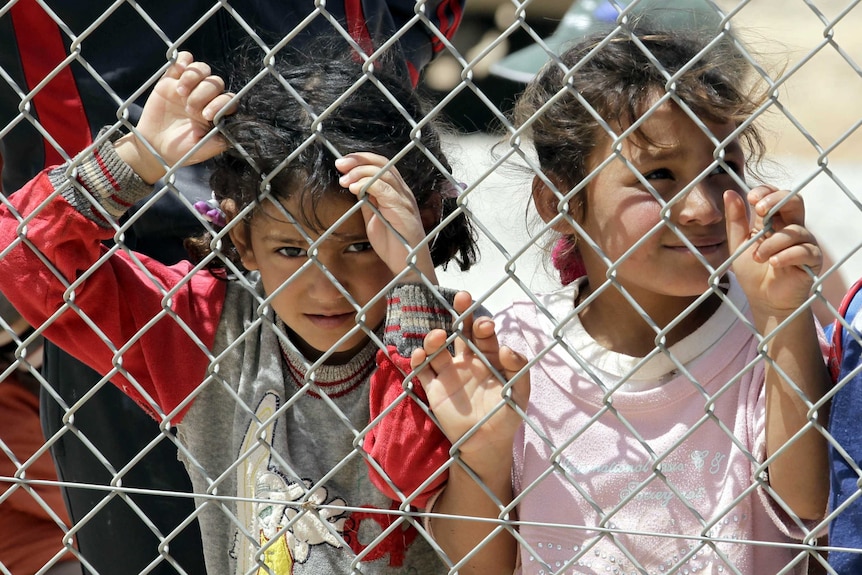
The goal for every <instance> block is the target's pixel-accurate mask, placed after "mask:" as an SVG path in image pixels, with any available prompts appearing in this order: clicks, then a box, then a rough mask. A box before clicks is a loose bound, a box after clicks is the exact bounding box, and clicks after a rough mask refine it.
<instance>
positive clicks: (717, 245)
mask: <svg viewBox="0 0 862 575" xmlns="http://www.w3.org/2000/svg"><path fill="white" fill-rule="evenodd" d="M688 241H690V242H691V244H692V245H693V246H694V247H695V249H697V251H699V252H700V253H702V254H706V253H713V252H715V251H717V250H720V249H723V248H724V246H725V245H726V243H727V240H726V239H725V238H724V237H704V238H688ZM667 247H668V248H670V249H672V250H675V251H683V252H689V253H691V249H690V248H689V247H688V246H687V245H684V244H678V245H668V246H667Z"/></svg>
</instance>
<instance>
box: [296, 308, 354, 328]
mask: <svg viewBox="0 0 862 575" xmlns="http://www.w3.org/2000/svg"><path fill="white" fill-rule="evenodd" d="M305 317H306V318H308V321H310V322H311V323H312V324H314V325H315V326H316V327H318V328H321V329H334V328H338V327H341V326H343V325H344V324H345V323H348V322H349V323H353V322H354V321H355V319H356V312H354V311H350V312H347V313H332V314H313V313H307V314H305Z"/></svg>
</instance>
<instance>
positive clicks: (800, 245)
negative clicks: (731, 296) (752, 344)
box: [724, 186, 823, 317]
mask: <svg viewBox="0 0 862 575" xmlns="http://www.w3.org/2000/svg"><path fill="white" fill-rule="evenodd" d="M747 200H748V203H749V204H750V205H751V206H752V207H753V210H754V217H753V218H752V222H751V223H749V218H748V214H747V210H746V206H745V203H744V200H743V199H742V197H741V196H740V195H739V194H738V193H736V192H731V191H728V192H725V193H724V205H725V216H726V223H727V239H728V244H729V247H730V251H731V253H734V252H735V251H736V250H737V249H738V248H739V247H740V246H741V245H742V244H743V243H745V242H746V241H747V240H749V239H750V238H753V237H754V236H755V235H757V234H758V233H760V231H761V230H764V229H766V230H767V231H766V233H765V234H763V235H761V236H760V238H759V239H757V240H756V241H755V242H753V243H752V245H751V246H749V247H748V248H747V249H746V250H745V251H744V252H743V253H742V254H740V255H739V256H738V257H737V258H736V259H735V260H734V262H733V266H732V269H733V271H734V273H735V274H736V277H737V279H738V280H739V283H740V285H741V286H742V288H743V290H744V291H745V294H746V296H748V299H749V302H750V303H751V305H752V309H753V311H754V312H755V313H757V312H762V313H765V314H768V315H771V316H779V317H787V316H788V315H790V314H791V313H793V312H794V311H796V309H797V308H798V307H799V306H800V305H801V304H802V303H803V302H805V301H806V300H807V299H808V297H809V294H810V291H811V286H812V285H813V283H814V278H812V277H811V274H809V272H808V271H807V270H806V269H804V267H805V266H807V267H808V268H809V269H810V270H811V272H813V273H814V274H819V273H820V269H821V267H822V265H823V253H822V252H821V250H820V246H818V245H817V240H816V239H815V238H814V236H813V235H812V233H811V232H810V231H809V230H808V229H807V228H806V227H805V205H804V203H803V201H802V198H801V197H800V196H799V195H798V194H796V195H791V193H790V192H789V191H787V190H777V189H776V188H774V187H771V186H758V187H756V188H754V189H753V190H751V191H750V192H749V193H748V197H747ZM782 202H783V203H782ZM779 203H782V205H781V206H780V207H779V208H778V209H777V210H776V211H775V212H774V213H773V214H772V216H771V217H769V218H767V217H766V216H767V214H768V213H769V212H770V210H772V209H773V208H775V206H777V205H778V204H779Z"/></svg>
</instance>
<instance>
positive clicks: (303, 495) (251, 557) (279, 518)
mask: <svg viewBox="0 0 862 575" xmlns="http://www.w3.org/2000/svg"><path fill="white" fill-rule="evenodd" d="M280 405H281V399H280V397H279V396H278V395H277V394H276V393H274V392H269V393H267V394H265V395H264V397H263V399H262V400H261V402H260V403H259V405H258V406H257V409H256V410H255V416H256V420H255V421H260V422H264V423H265V425H263V426H258V425H256V424H253V425H251V426H250V427H249V429H248V430H246V433H245V437H244V439H243V443H242V448H241V451H240V453H239V459H240V462H241V463H240V465H239V466H238V467H237V470H236V473H237V494H238V495H239V497H240V498H241V500H240V501H239V502H238V503H237V516H238V518H239V520H240V522H241V524H242V525H244V526H245V529H246V530H247V533H248V534H254V536H255V539H254V540H250V539H249V536H248V535H247V534H246V533H245V532H242V531H240V532H237V534H236V542H237V544H235V554H236V555H237V571H236V572H237V574H238V575H239V574H243V575H246V574H248V573H258V574H259V575H264V574H266V575H268V574H269V573H270V572H271V573H275V574H277V575H292V574H293V573H295V572H296V568H297V566H300V565H302V564H304V563H306V562H307V561H309V559H311V558H313V557H314V556H315V553H321V552H324V551H328V550H332V549H341V550H342V551H343V552H344V553H345V554H347V556H349V557H353V556H361V557H362V561H363V562H364V563H367V562H373V561H381V562H383V561H385V562H386V565H387V566H388V567H391V568H393V569H398V568H401V567H403V566H404V564H405V561H406V556H407V550H408V548H409V547H410V545H411V544H412V543H413V542H414V541H415V540H416V539H417V537H418V536H419V533H418V532H417V531H416V528H415V527H413V526H411V525H410V524H409V523H406V522H401V521H399V516H398V515H397V514H394V513H388V512H381V511H380V510H379V509H378V508H375V507H373V506H370V505H367V504H363V503H364V502H359V504H357V503H355V502H348V501H346V500H345V498H344V497H343V496H342V495H341V494H337V493H330V492H329V491H328V489H327V488H326V487H324V486H318V487H316V488H314V489H313V490H312V487H313V486H314V485H315V484H316V483H317V481H318V480H319V479H317V478H312V479H309V478H303V479H302V480H301V481H300V482H297V481H291V480H290V479H289V478H287V477H285V475H284V474H283V473H282V472H280V471H279V469H278V466H277V465H275V464H274V463H273V461H272V454H271V451H270V446H271V445H272V442H273V438H274V436H275V433H276V429H277V428H278V425H279V423H278V418H277V417H275V418H273V415H274V414H275V413H276V412H277V410H278V408H279V406H280ZM243 498H246V499H252V498H253V499H254V501H243V500H242V499H243ZM348 507H349V508H352V509H353V511H352V513H349V512H347V511H346V509H347V508H348ZM397 508H398V505H397V503H395V502H391V504H390V507H389V509H388V510H387V511H392V510H396V509H397ZM395 523H398V524H397V525H395V526H394V528H393V525H394V524H395ZM383 533H387V535H386V536H384V537H382V538H381V537H380V536H381V534H383ZM237 550H238V551H237ZM261 554H263V557H264V563H265V564H266V568H263V567H260V566H259V564H258V562H257V561H256V558H257V557H259V556H260V555H261ZM267 569H269V571H267Z"/></svg>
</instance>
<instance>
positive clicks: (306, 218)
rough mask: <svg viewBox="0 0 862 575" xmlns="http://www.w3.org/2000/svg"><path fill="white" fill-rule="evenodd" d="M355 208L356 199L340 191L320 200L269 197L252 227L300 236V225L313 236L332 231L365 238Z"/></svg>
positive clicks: (257, 214) (360, 216) (254, 216)
mask: <svg viewBox="0 0 862 575" xmlns="http://www.w3.org/2000/svg"><path fill="white" fill-rule="evenodd" d="M355 205H356V199H355V198H354V197H353V196H352V195H349V194H347V193H338V192H327V193H325V194H323V196H321V197H320V198H318V199H317V201H312V200H311V199H310V198H309V197H308V196H301V195H298V194H294V195H292V196H291V197H289V198H288V199H275V198H265V199H264V200H263V201H262V202H261V205H260V209H258V210H256V211H255V213H254V215H253V216H252V218H253V220H252V227H259V228H267V229H277V230H278V231H279V233H290V232H291V231H293V233H297V234H298V233H300V232H299V230H297V226H300V227H301V228H302V230H303V231H304V232H305V233H307V234H309V235H311V236H312V237H316V236H319V235H320V234H322V233H323V232H325V231H327V230H331V231H332V232H333V233H332V235H333V236H341V235H350V236H361V235H365V221H364V219H363V217H362V214H361V212H360V211H359V210H356V209H354V210H353V211H350V209H351V208H353V207H354V206H355ZM348 212H350V213H349V214H348Z"/></svg>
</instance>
